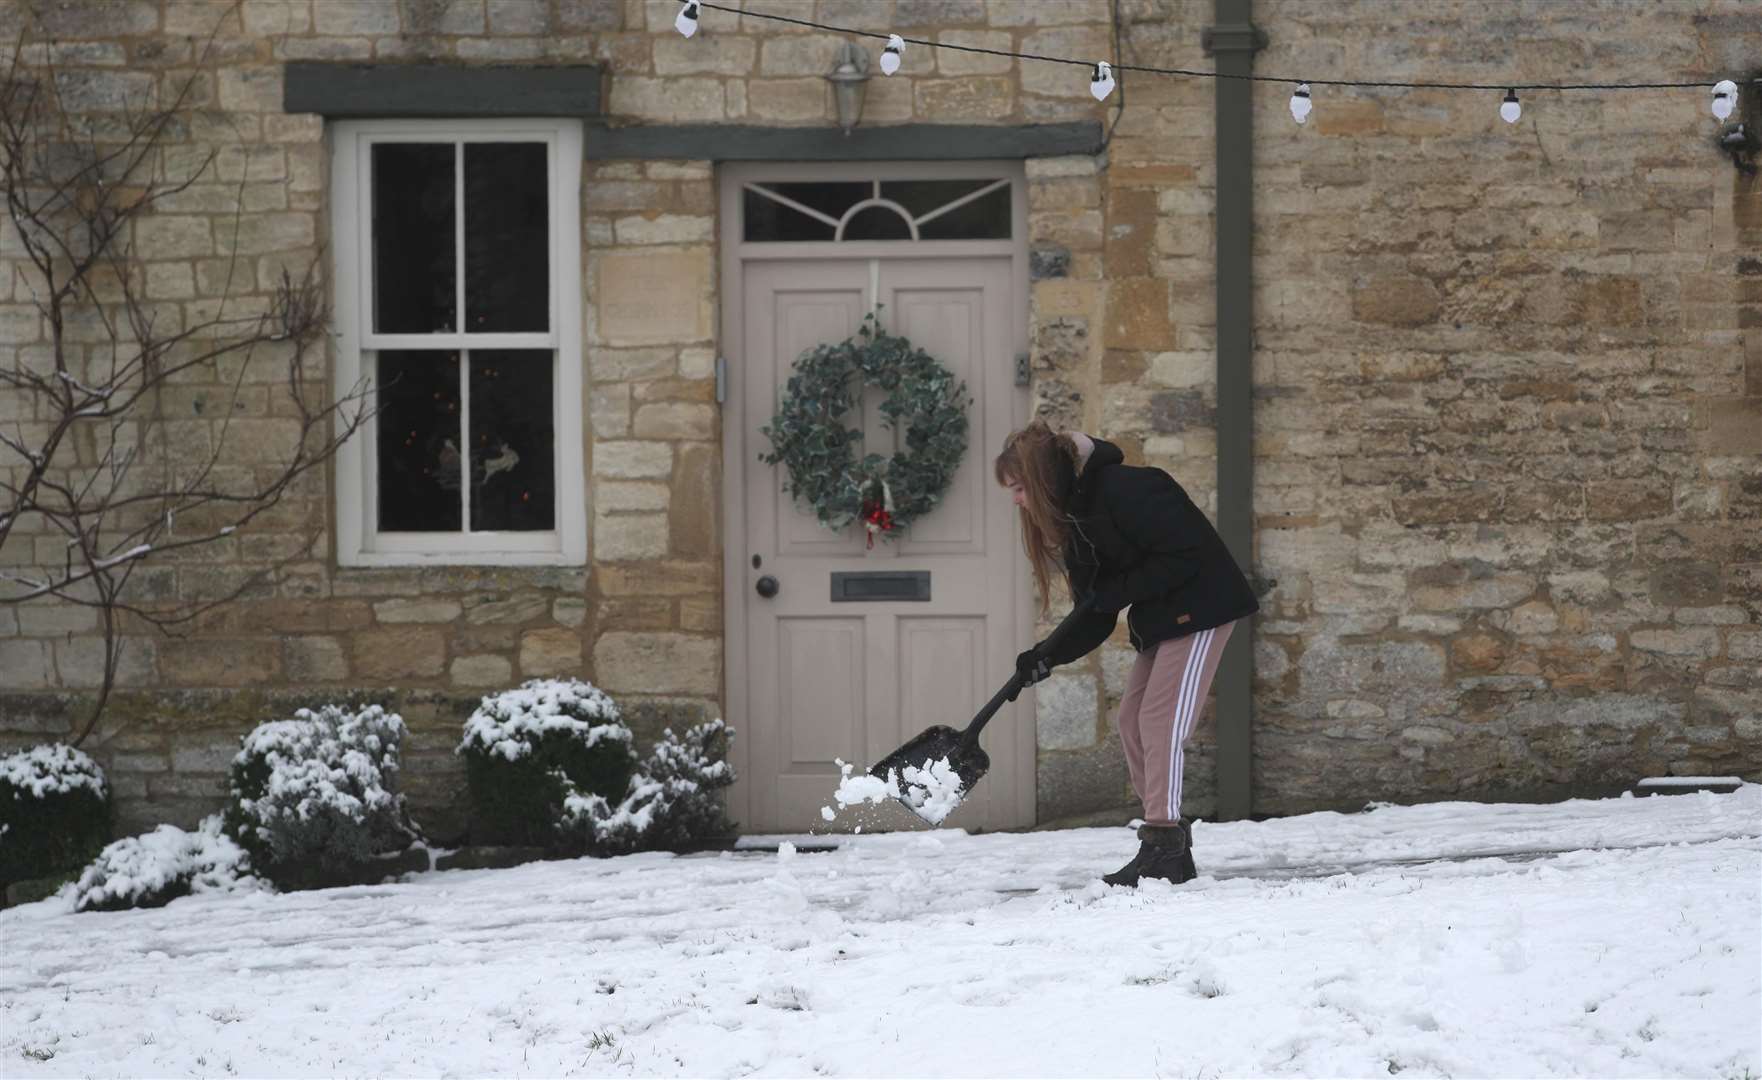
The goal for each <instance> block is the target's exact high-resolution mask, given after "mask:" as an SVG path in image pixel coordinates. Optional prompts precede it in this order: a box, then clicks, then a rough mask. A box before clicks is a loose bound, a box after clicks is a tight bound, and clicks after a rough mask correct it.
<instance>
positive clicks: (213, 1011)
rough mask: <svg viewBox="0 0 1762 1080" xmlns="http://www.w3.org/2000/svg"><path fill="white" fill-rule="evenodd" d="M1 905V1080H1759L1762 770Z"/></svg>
mask: <svg viewBox="0 0 1762 1080" xmlns="http://www.w3.org/2000/svg"><path fill="white" fill-rule="evenodd" d="M1194 836H1195V849H1196V852H1197V855H1198V860H1199V866H1200V872H1201V874H1202V877H1201V878H1200V880H1198V881H1195V882H1193V883H1191V884H1189V885H1186V886H1182V887H1179V888H1176V887H1173V886H1167V885H1163V884H1161V883H1155V884H1152V885H1150V886H1147V887H1145V888H1143V889H1142V890H1140V891H1137V892H1132V891H1128V890H1117V889H1114V890H1110V889H1107V888H1106V887H1104V886H1101V885H1099V884H1097V883H1093V878H1094V877H1095V876H1096V875H1097V874H1100V873H1102V872H1104V871H1107V870H1112V869H1114V868H1115V867H1116V866H1118V865H1119V864H1120V863H1121V862H1123V861H1124V860H1125V859H1126V857H1127V856H1128V855H1129V854H1130V853H1131V851H1132V850H1133V848H1134V844H1135V841H1134V840H1133V839H1132V836H1131V834H1130V833H1129V832H1128V831H1127V830H1125V829H1085V830H1076V831H1070V832H1059V833H1033V834H1025V835H997V836H979V837H969V836H966V835H964V834H961V833H958V832H955V831H952V830H943V831H939V832H934V833H919V834H909V835H888V836H862V837H856V838H854V839H853V840H851V841H850V842H848V843H847V844H846V845H845V846H844V847H843V848H842V849H840V850H838V851H836V852H830V853H824V854H808V853H790V852H788V851H784V852H782V853H765V854H758V853H751V854H739V855H733V854H727V855H706V856H690V857H685V858H673V857H670V856H665V855H636V856H630V857H626V858H621V859H612V860H605V861H591V860H582V861H576V862H564V863H547V864H538V865H532V866H527V867H523V868H520V869H515V870H503V871H458V872H450V873H429V874H421V875H414V876H413V877H412V878H411V879H409V880H408V881H406V882H404V883H400V884H392V885H384V886H378V887H371V888H354V889H338V890H331V891H325V892H311V893H301V894H295V895H288V896H272V895H263V894H253V895H245V896H233V897H226V896H196V897H189V898H186V899H183V900H179V901H177V902H175V903H173V904H172V905H171V906H170V907H168V908H164V909H160V910H156V911H131V912H120V913H115V914H81V915H73V914H68V913H66V911H65V908H66V904H65V902H63V901H56V900H50V901H45V902H44V903H42V904H36V905H31V906H28V907H24V908H18V909H14V910H10V911H6V912H0V1075H4V1076H7V1077H38V1076H155V1077H159V1076H226V1075H239V1076H317V1075H322V1076H335V1075H371V1076H413V1075H414V1076H482V1075H498V1076H571V1075H579V1076H604V1075H610V1076H626V1075H638V1076H641V1075H688V1076H744V1075H763V1076H810V1075H815V1074H821V1075H865V1076H907V1075H909V1076H977V1075H984V1076H1120V1075H1130V1076H1192V1077H1216V1076H1230V1075H1244V1074H1246V1075H1275V1074H1276V1075H1315V1076H1341V1075H1350V1076H1373V1075H1375V1076H1387V1075H1390V1074H1400V1075H1402V1076H1501V1077H1511V1076H1555V1075H1576V1076H1599V1077H1618V1076H1634V1077H1655V1076H1696V1077H1729V1078H1739V1077H1743V1078H1747V1080H1756V1078H1758V1077H1762V1019H1759V1018H1762V786H1758V785H1749V786H1746V787H1744V788H1742V789H1740V790H1739V791H1737V792H1736V793H1733V794H1728V795H1711V794H1692V795H1679V796H1668V797H1656V798H1647V799H1619V800H1608V801H1599V802H1590V801H1577V802H1569V803H1564V804H1559V805H1553V806H1522V805H1499V806H1486V805H1478V804H1468V803H1446V804H1434V805H1429V806H1421V807H1380V808H1378V809H1375V810H1373V811H1371V812H1368V813H1362V814H1351V815H1339V814H1311V815H1307V816H1303V817H1296V818H1287V819H1283V820H1279V821H1269V822H1264V823H1258V824H1256V823H1249V822H1242V823H1233V824H1222V825H1214V824H1206V823H1201V824H1200V825H1199V826H1198V827H1197V828H1196V829H1195V830H1194Z"/></svg>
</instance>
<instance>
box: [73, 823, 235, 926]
mask: <svg viewBox="0 0 1762 1080" xmlns="http://www.w3.org/2000/svg"><path fill="white" fill-rule="evenodd" d="M264 888H268V884H267V883H266V882H264V881H262V880H261V879H259V878H257V877H255V876H253V875H252V874H251V860H250V858H249V856H247V855H246V854H245V852H244V849H242V848H240V847H239V846H238V844H236V843H234V842H233V839H232V838H231V837H230V836H227V835H226V834H225V833H224V832H222V831H221V822H220V815H218V814H213V815H210V816H209V817H206V818H204V819H203V820H202V824H201V825H199V826H198V827H197V829H196V831H195V832H185V831H184V830H183V829H180V828H178V827H177V826H175V825H161V826H159V827H158V828H156V829H154V830H153V831H152V832H150V833H146V834H145V835H142V836H131V837H129V838H127V839H125V840H118V841H116V842H115V843H113V844H111V845H110V846H109V847H107V848H105V849H104V850H103V851H102V852H100V853H99V855H98V858H97V859H96V860H95V861H93V863H92V864H91V865H90V866H88V867H86V869H85V872H84V873H82V874H81V875H80V878H79V881H78V882H77V883H76V884H75V885H74V910H75V911H114V910H118V909H121V908H134V907H160V906H162V905H164V904H167V903H170V902H171V901H172V900H175V899H177V898H178V897H180V896H187V895H189V894H191V893H208V892H238V891H241V890H252V889H264Z"/></svg>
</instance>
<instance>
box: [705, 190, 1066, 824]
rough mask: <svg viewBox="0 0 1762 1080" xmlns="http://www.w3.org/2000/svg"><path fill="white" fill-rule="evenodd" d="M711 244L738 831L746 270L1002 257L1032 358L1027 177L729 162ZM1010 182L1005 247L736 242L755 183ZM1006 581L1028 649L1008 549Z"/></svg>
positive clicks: (1023, 344)
mask: <svg viewBox="0 0 1762 1080" xmlns="http://www.w3.org/2000/svg"><path fill="white" fill-rule="evenodd" d="M716 173H717V175H716V185H717V205H718V209H719V211H720V213H719V214H718V222H717V240H718V242H719V244H720V246H721V252H720V254H719V257H718V268H719V270H720V272H721V277H722V280H721V284H720V288H719V295H720V298H721V308H722V310H721V319H720V324H721V325H720V330H721V349H720V353H719V360H720V363H721V365H722V368H723V370H722V373H721V374H720V376H719V382H720V384H721V386H722V388H723V391H724V397H723V401H722V665H723V669H722V670H723V678H722V715H723V718H724V719H725V720H726V721H727V722H728V725H729V726H730V727H731V728H733V729H734V731H735V737H734V742H733V746H732V747H731V749H730V752H729V758H730V760H731V761H732V763H733V765H734V770H735V776H736V780H735V784H734V787H733V788H731V789H730V790H729V796H728V814H729V816H730V817H732V818H733V819H734V820H735V821H737V822H746V821H750V820H751V803H752V800H751V791H752V789H751V787H750V786H749V783H750V782H749V781H748V780H747V779H746V778H747V777H750V776H751V770H750V769H749V768H748V766H749V765H750V763H751V759H750V756H749V755H750V753H751V751H750V747H751V745H752V740H751V739H750V738H747V737H746V733H745V731H744V730H743V729H744V727H745V726H746V724H747V722H748V720H749V717H747V716H746V715H745V710H746V695H747V663H748V656H747V648H746V629H745V628H746V605H747V604H748V603H749V602H750V601H751V597H752V591H751V588H750V586H751V582H752V577H753V570H752V567H751V565H750V563H749V562H748V560H749V558H750V555H749V553H748V552H747V551H746V535H747V534H746V505H745V498H744V493H743V492H742V490H741V477H742V470H743V468H744V466H745V465H746V464H747V461H748V459H747V455H748V454H756V453H757V449H756V448H753V447H751V446H749V441H748V440H747V438H746V421H747V417H746V401H745V390H744V389H743V385H744V382H745V380H744V379H743V378H741V377H740V376H739V374H738V373H739V372H741V371H742V370H743V368H742V362H743V361H744V359H745V358H744V357H743V356H742V349H743V348H744V344H743V343H744V341H745V332H746V321H745V319H746V308H745V303H746V297H745V289H744V284H745V282H744V277H743V269H744V267H745V265H746V263H748V262H753V261H758V260H763V259H816V258H817V259H834V258H846V259H864V260H867V259H887V258H915V259H927V258H936V257H938V256H941V257H949V258H970V257H973V256H979V255H985V256H992V257H997V256H1007V257H1008V258H1009V260H1010V280H1011V294H1012V296H1013V301H1014V302H1013V307H1014V311H1013V312H1012V313H1011V316H1010V322H1011V325H1012V326H1013V327H1014V328H1015V333H1014V340H1013V341H1012V343H1011V345H1012V348H1011V354H1012V355H1021V354H1026V353H1027V352H1028V351H1029V325H1028V300H1029V297H1028V181H1027V171H1026V169H1025V167H1024V164H1023V162H1021V161H1019V160H1003V161H923V160H901V161H838V162H725V163H722V164H719V165H718V166H717V169H716ZM1000 176H1007V177H1008V178H1009V180H1010V207H1011V222H1010V239H1008V240H918V241H899V240H885V241H849V242H837V241H804V242H798V243H747V242H746V241H745V240H743V239H742V237H741V226H742V223H743V213H742V200H741V190H742V185H744V184H746V183H749V182H754V181H760V182H762V181H767V180H770V181H794V182H802V181H818V180H827V181H838V180H843V181H850V180H916V179H925V178H931V177H934V178H936V179H964V178H969V177H971V178H974V179H978V178H982V177H1000ZM1028 408H1029V396H1028V392H1027V390H1026V389H1025V388H1018V392H1017V393H1016V395H1015V400H1014V409H1013V414H1014V416H1015V424H1016V426H1018V427H1019V426H1021V425H1022V424H1024V423H1026V422H1027V420H1028ZM1009 549H1010V556H1009V557H1010V559H1011V567H1012V569H1011V576H1012V578H1014V579H1015V580H1016V581H1018V582H1020V585H1019V589H1020V592H1019V593H1018V596H1017V599H1018V601H1020V602H1019V603H1017V604H1016V605H1015V610H1016V619H1015V623H1016V625H1014V626H1013V627H1011V630H1012V632H1013V633H1014V634H1015V635H1016V639H1017V640H1018V641H1022V640H1026V639H1027V638H1028V636H1029V635H1031V634H1032V633H1033V631H1034V618H1033V611H1032V602H1033V596H1032V591H1031V590H1030V589H1029V588H1028V568H1027V559H1026V556H1025V555H1024V554H1023V552H1022V549H1021V546H1020V545H1019V544H1014V543H1012V544H1010V545H1009ZM1021 701H1022V702H1023V707H1024V708H1025V709H1026V710H1027V711H1028V712H1029V715H1030V716H1032V715H1034V711H1035V706H1036V703H1035V697H1034V690H1033V688H1032V687H1030V688H1029V690H1028V692H1027V693H1026V694H1024V695H1023V696H1022V698H1021ZM1018 746H1019V747H1020V749H1019V751H1018V760H1017V762H1016V766H1017V776H1018V777H1020V778H1021V782H1020V783H1019V784H1018V786H1017V804H1016V816H1017V817H1018V818H1019V819H1021V820H1024V821H1030V822H1031V821H1035V820H1036V818H1037V814H1036V799H1037V790H1038V776H1037V768H1036V764H1037V758H1038V753H1039V739H1038V732H1037V725H1034V724H1030V726H1029V730H1028V733H1027V737H1025V738H1023V739H1021V740H1020V741H1019V743H1018Z"/></svg>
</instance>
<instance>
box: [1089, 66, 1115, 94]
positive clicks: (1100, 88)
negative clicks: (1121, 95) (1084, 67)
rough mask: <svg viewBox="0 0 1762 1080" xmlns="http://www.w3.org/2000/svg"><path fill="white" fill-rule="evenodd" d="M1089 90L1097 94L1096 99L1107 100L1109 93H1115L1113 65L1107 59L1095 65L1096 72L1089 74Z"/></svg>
mask: <svg viewBox="0 0 1762 1080" xmlns="http://www.w3.org/2000/svg"><path fill="white" fill-rule="evenodd" d="M1089 92H1090V93H1091V94H1094V95H1095V100H1096V101H1106V100H1107V95H1109V94H1111V93H1113V65H1112V64H1109V63H1108V62H1107V61H1106V60H1102V61H1099V62H1098V63H1096V65H1095V74H1093V75H1091V76H1089Z"/></svg>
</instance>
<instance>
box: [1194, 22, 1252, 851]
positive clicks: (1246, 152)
mask: <svg viewBox="0 0 1762 1080" xmlns="http://www.w3.org/2000/svg"><path fill="white" fill-rule="evenodd" d="M1215 5H1216V6H1215V7H1214V8H1213V17H1214V19H1215V24H1214V25H1212V26H1210V27H1207V28H1206V30H1205V34H1204V37H1203V39H1202V40H1203V44H1204V46H1205V51H1206V52H1207V53H1208V54H1210V55H1211V56H1212V57H1214V58H1215V65H1216V68H1217V71H1218V73H1219V74H1222V75H1247V74H1250V73H1251V72H1252V71H1253V70H1254V54H1255V53H1256V52H1257V51H1259V50H1260V49H1264V48H1266V34H1265V33H1264V32H1263V31H1262V30H1260V29H1259V28H1258V27H1256V26H1255V25H1254V0H1215ZM1213 83H1214V85H1215V87H1216V93H1217V99H1216V100H1217V109H1216V118H1215V121H1214V122H1215V124H1216V129H1217V217H1216V221H1217V224H1216V238H1217V247H1216V250H1217V507H1218V520H1217V527H1218V533H1219V534H1220V535H1221V536H1222V537H1223V539H1224V543H1225V544H1226V545H1227V546H1228V547H1229V549H1230V554H1231V555H1233V556H1235V559H1236V563H1237V565H1239V566H1241V567H1242V568H1243V570H1244V572H1247V571H1249V570H1251V569H1252V568H1253V566H1254V558H1253V556H1254V94H1253V88H1254V84H1253V83H1251V82H1249V81H1248V80H1246V79H1215V80H1213ZM1241 629H1244V630H1248V629H1250V627H1249V626H1244V627H1242V628H1241ZM1215 685H1216V689H1217V811H1216V813H1217V817H1218V818H1219V819H1220V820H1224V821H1231V820H1237V819H1240V818H1245V817H1247V816H1248V815H1249V814H1250V813H1252V812H1253V809H1254V792H1253V759H1254V750H1253V732H1254V636H1253V634H1252V632H1249V633H1237V634H1232V635H1231V636H1230V643H1229V646H1228V648H1226V649H1225V650H1224V655H1223V659H1222V661H1221V662H1220V664H1219V666H1218V673H1217V679H1216V683H1215Z"/></svg>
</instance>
